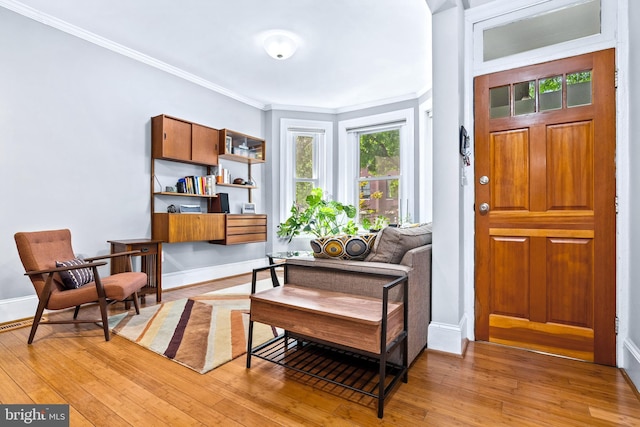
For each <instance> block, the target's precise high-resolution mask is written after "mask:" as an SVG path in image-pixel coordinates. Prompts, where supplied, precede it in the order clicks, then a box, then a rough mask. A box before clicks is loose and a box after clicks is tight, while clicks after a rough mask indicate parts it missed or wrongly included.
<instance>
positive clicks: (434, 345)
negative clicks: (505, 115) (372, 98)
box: [428, 2, 472, 354]
mask: <svg viewBox="0 0 640 427" xmlns="http://www.w3.org/2000/svg"><path fill="white" fill-rule="evenodd" d="M449 3H452V4H453V3H456V2H449ZM457 3H458V4H457V5H455V6H452V5H451V4H450V6H452V7H449V8H444V9H440V11H439V12H437V13H436V14H434V15H433V17H432V25H433V53H432V56H433V64H434V69H433V82H434V84H433V255H432V256H433V260H432V264H431V265H432V281H431V283H432V290H431V295H432V304H431V306H432V307H431V313H432V321H431V324H430V325H429V336H428V347H429V348H431V349H435V350H440V351H446V352H450V353H455V354H461V353H462V352H463V349H464V340H465V339H466V338H467V337H468V336H467V326H466V316H465V312H464V280H463V276H464V262H463V250H464V244H463V239H464V237H465V234H464V221H463V209H462V208H463V203H462V202H463V196H464V192H463V189H462V187H461V171H462V169H461V166H462V164H461V160H460V156H459V154H458V135H459V129H460V125H462V124H464V123H463V113H464V79H463V77H464V76H463V75H464V63H465V62H464V60H465V59H464V15H463V8H462V6H461V5H460V4H459V2H457ZM445 6H446V5H443V7H445ZM470 232H472V230H471V231H470ZM467 268H472V266H469V267H467Z"/></svg>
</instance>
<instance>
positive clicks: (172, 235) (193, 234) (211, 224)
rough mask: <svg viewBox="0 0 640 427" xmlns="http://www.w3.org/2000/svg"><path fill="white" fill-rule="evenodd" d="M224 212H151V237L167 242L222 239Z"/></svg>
mask: <svg viewBox="0 0 640 427" xmlns="http://www.w3.org/2000/svg"><path fill="white" fill-rule="evenodd" d="M224 234H225V230H224V214H170V213H155V214H153V238H154V239H158V240H162V241H164V242H167V243H177V242H191V241H198V240H205V241H206V240H219V239H223V238H224Z"/></svg>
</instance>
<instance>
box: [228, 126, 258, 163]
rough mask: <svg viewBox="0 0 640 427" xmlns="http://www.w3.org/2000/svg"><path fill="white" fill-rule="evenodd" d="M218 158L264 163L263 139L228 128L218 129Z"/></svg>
mask: <svg viewBox="0 0 640 427" xmlns="http://www.w3.org/2000/svg"><path fill="white" fill-rule="evenodd" d="M219 146H220V158H223V159H229V160H233V161H235V162H243V163H264V162H265V160H266V153H265V142H264V139H260V138H256V137H253V136H249V135H245V134H243V133H240V132H236V131H234V130H230V129H221V130H220V145H219Z"/></svg>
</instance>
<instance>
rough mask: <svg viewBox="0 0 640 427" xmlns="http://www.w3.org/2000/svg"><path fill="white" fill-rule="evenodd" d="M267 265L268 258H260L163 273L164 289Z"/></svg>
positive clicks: (246, 271) (240, 272)
mask: <svg viewBox="0 0 640 427" xmlns="http://www.w3.org/2000/svg"><path fill="white" fill-rule="evenodd" d="M266 265H267V259H266V258H258V259H252V260H249V261H242V262H236V263H232V264H223V265H214V266H211V267H204V268H195V269H193V270H186V271H177V272H175V273H166V274H163V275H162V290H163V291H165V290H169V289H173V288H181V287H183V286H188V285H192V284H194V283H202V282H207V281H209V280H216V279H222V278H224V277H230V276H237V275H239V274H245V273H250V272H251V271H253V269H254V268H258V267H263V266H266Z"/></svg>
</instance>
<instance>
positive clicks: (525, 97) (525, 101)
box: [513, 81, 536, 116]
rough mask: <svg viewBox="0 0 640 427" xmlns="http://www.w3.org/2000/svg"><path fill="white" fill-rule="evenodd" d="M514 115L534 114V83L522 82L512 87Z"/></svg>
mask: <svg viewBox="0 0 640 427" xmlns="http://www.w3.org/2000/svg"><path fill="white" fill-rule="evenodd" d="M513 100H514V104H515V107H514V108H515V115H516V116H519V115H521V114H530V113H535V112H536V82H535V81H530V82H523V83H517V84H515V85H513Z"/></svg>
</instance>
